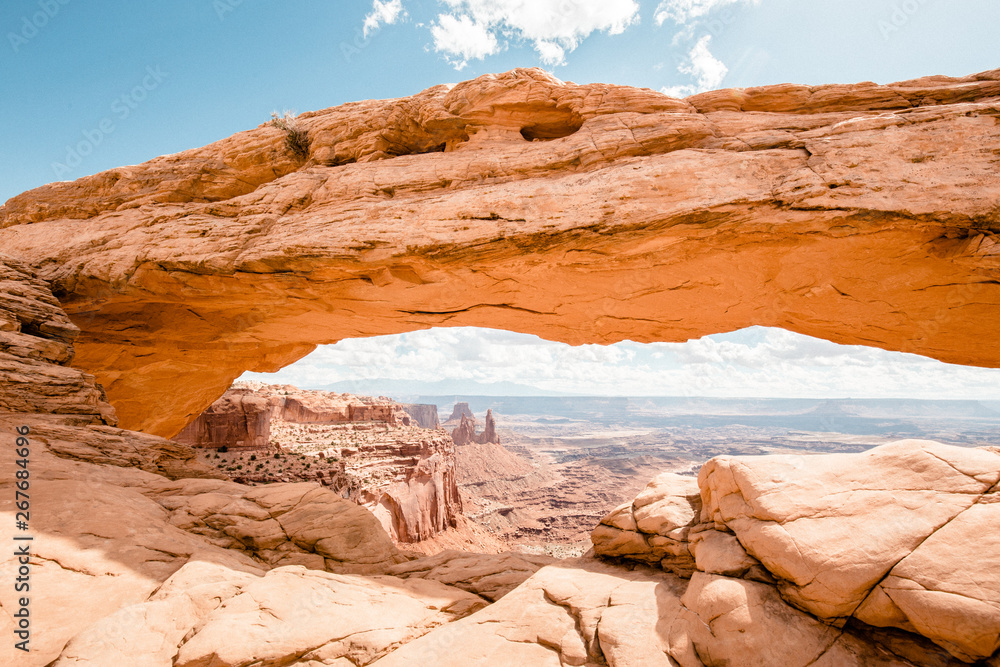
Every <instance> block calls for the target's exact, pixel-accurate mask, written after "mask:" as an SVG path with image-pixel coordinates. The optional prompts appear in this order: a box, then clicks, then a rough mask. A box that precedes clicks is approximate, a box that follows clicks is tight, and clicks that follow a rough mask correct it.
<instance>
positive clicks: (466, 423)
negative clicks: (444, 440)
mask: <svg viewBox="0 0 1000 667" xmlns="http://www.w3.org/2000/svg"><path fill="white" fill-rule="evenodd" d="M459 405H463V406H465V407H466V408H468V407H469V404H468V403H458V404H456V406H455V413H459V414H460V415H461V419H460V421H459V423H458V426H456V427H455V428H454V430H452V432H451V438H452V440H454V441H455V444H456V445H458V446H462V445H468V444H471V443H479V444H481V445H482V444H486V443H488V442H493V443H499V442H500V436H499V435H497V425H496V422H495V421H494V420H493V410H487V411H486V428H485V429H484V430H483V432H482V433H479V434H477V433H476V418H475V417H474V416H473V415H472V413H471V412H470V413H469V414H468V415H466V414H465V412H464V411H460V410H459V407H458V406H459ZM452 417H454V414H452ZM448 421H451V420H450V419H449V420H448Z"/></svg>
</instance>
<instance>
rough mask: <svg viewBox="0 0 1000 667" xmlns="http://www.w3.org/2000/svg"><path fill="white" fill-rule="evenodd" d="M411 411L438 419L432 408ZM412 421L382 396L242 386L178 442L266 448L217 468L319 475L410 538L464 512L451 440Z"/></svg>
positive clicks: (443, 527)
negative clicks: (281, 458) (279, 459)
mask: <svg viewBox="0 0 1000 667" xmlns="http://www.w3.org/2000/svg"><path fill="white" fill-rule="evenodd" d="M412 407H416V408H419V410H418V414H420V415H421V416H422V417H424V418H430V417H434V418H435V421H436V417H437V408H436V407H435V406H412ZM428 407H430V408H432V409H433V410H432V411H428V410H426V408H428ZM416 421H417V420H416V419H415V418H413V417H411V416H410V414H409V413H408V412H407V411H406V406H403V405H401V404H399V403H396V402H395V401H392V400H391V399H388V398H384V397H380V398H373V397H370V396H355V395H352V394H338V393H335V392H329V391H317V390H306V389H299V388H298V387H294V386H292V385H270V384H265V383H261V382H239V383H236V385H235V386H234V387H233V388H231V389H229V390H228V391H226V393H225V394H223V396H222V397H221V398H219V399H218V400H217V401H215V402H214V403H212V405H211V406H209V408H208V409H207V410H206V411H205V412H203V413H202V414H201V415H200V416H199V417H198V418H197V419H195V420H194V421H193V422H192V423H191V424H189V425H188V426H187V427H185V428H184V430H182V431H181V432H180V434H178V436H177V437H176V438H174V439H175V440H176V441H178V442H181V443H184V444H188V445H191V446H193V447H199V448H208V449H220V448H222V447H225V448H226V450H265V453H264V454H262V458H261V459H258V460H259V461H260V462H259V463H257V464H256V468H254V469H252V468H251V467H250V465H247V467H246V469H245V470H244V469H243V466H242V465H241V466H240V468H239V470H238V471H233V470H230V466H222V465H220V469H222V470H227V471H229V472H228V473H227V474H228V476H230V477H231V478H232V479H234V480H237V481H240V482H245V483H251V484H266V483H273V482H276V481H286V482H287V481H291V480H293V479H295V480H303V481H305V480H309V481H314V480H315V481H318V482H320V483H321V484H323V485H324V486H327V487H329V488H330V489H332V490H333V491H335V492H336V493H337V494H339V495H340V496H342V497H344V498H346V499H348V500H351V501H353V502H355V503H357V504H359V505H361V506H363V507H366V508H368V509H370V510H372V511H373V512H374V514H375V516H376V517H377V518H378V519H379V521H380V522H381V523H382V525H383V527H384V528H385V529H386V531H387V532H388V533H389V535H390V536H391V537H392V538H393V539H394V540H396V541H398V542H402V543H415V542H420V541H423V540H428V539H430V538H432V537H434V536H436V535H438V534H440V533H443V532H445V531H447V530H448V529H449V528H454V527H456V526H457V524H458V521H459V516H460V515H461V512H462V502H461V499H460V498H459V494H458V485H457V482H456V480H455V446H454V444H453V443H452V441H451V438H449V437H448V436H447V434H445V433H444V432H443V431H437V430H431V429H424V428H421V427H420V426H418V425H417V423H416ZM276 452H284V453H285V458H286V459H287V458H289V457H294V456H296V455H297V456H299V457H301V456H302V453H303V452H304V453H306V454H307V456H306V457H305V458H304V459H303V461H306V462H308V466H306V465H304V464H303V463H302V462H301V461H299V462H294V461H289V462H286V463H283V464H282V465H281V466H280V469H276V468H278V466H276V465H272V463H274V462H273V461H272V460H271V459H270V458H269V456H270V455H271V454H272V453H276ZM279 455H280V454H279ZM255 459H256V457H255ZM240 460H241V461H242V460H243V458H242V457H240ZM209 461H212V459H209ZM229 462H230V461H229V460H228V458H227V459H226V460H224V461H223V463H229ZM247 463H249V461H248V462H247Z"/></svg>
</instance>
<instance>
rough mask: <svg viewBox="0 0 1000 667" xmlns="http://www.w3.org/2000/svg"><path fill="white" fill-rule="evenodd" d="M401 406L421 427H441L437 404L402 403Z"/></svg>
mask: <svg viewBox="0 0 1000 667" xmlns="http://www.w3.org/2000/svg"><path fill="white" fill-rule="evenodd" d="M400 407H402V408H403V410H405V411H406V414H408V415H410V417H411V418H412V419H413V420H414V421H415V422H416V423H417V425H418V426H420V427H421V428H431V429H437V428H441V421H440V420H439V419H438V409H437V406H436V405H423V404H419V403H401V404H400Z"/></svg>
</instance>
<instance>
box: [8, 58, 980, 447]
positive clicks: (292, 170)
mask: <svg viewBox="0 0 1000 667" xmlns="http://www.w3.org/2000/svg"><path fill="white" fill-rule="evenodd" d="M299 122H300V123H301V126H302V127H303V128H304V129H305V130H306V131H307V132H308V136H309V141H310V145H309V154H308V156H307V157H306V158H300V157H296V155H295V154H293V153H292V152H291V151H289V150H288V149H287V148H286V146H285V136H284V133H283V132H282V131H281V130H279V129H277V128H274V127H270V126H268V125H262V126H260V127H258V128H256V129H253V130H249V131H246V132H241V133H239V134H236V135H234V136H232V137H229V138H227V139H223V140H221V141H218V142H215V143H213V144H210V145H208V146H205V147H203V148H199V149H194V150H189V151H185V152H182V153H177V154H174V155H168V156H163V157H160V158H156V159H154V160H151V161H149V162H146V163H144V164H141V165H138V166H131V167H122V168H118V169H113V170H110V171H107V172H103V173H100V174H96V175H94V176H88V177H85V178H81V179H79V180H77V181H74V182H71V183H54V184H50V185H46V186H43V187H41V188H37V189H35V190H32V191H29V192H26V193H24V194H22V195H19V196H17V197H14V198H13V199H11V200H10V201H8V202H7V203H6V204H5V205H4V206H3V207H2V208H0V249H2V250H3V252H5V253H8V254H11V255H14V256H17V257H19V258H21V259H24V260H26V261H28V262H30V263H31V264H33V265H34V266H35V267H36V268H37V269H38V270H39V271H40V273H41V275H42V276H43V277H45V278H47V279H49V280H51V281H52V283H53V286H54V290H55V292H56V294H57V296H59V298H60V300H61V301H62V303H63V305H64V307H65V309H66V310H67V312H68V313H69V314H70V316H71V317H72V319H73V321H74V322H75V323H76V324H77V325H78V326H79V327H80V328H81V329H82V331H83V333H82V335H81V336H80V338H79V340H78V343H77V347H76V349H77V355H76V359H75V361H74V365H75V366H77V367H79V368H82V369H84V370H87V371H89V372H92V373H94V374H95V375H96V376H97V378H98V380H99V381H100V382H101V383H102V384H103V385H104V387H105V388H106V390H107V393H108V396H109V399H110V401H111V402H112V403H113V404H114V405H115V407H116V408H117V410H118V414H119V416H120V420H121V426H123V427H125V428H130V429H135V430H142V431H146V432H149V433H154V434H158V435H163V436H168V437H169V436H173V435H174V434H175V433H176V432H178V431H179V430H180V429H181V428H182V427H183V426H184V425H185V424H186V423H187V422H188V421H189V420H190V419H192V418H193V417H194V416H196V415H197V414H199V413H200V412H201V410H202V409H203V408H204V407H206V406H207V405H208V404H209V403H211V401H212V400H214V399H215V398H217V397H218V396H219V395H221V394H222V392H223V391H224V390H225V389H226V387H228V386H229V384H230V382H231V381H232V380H233V379H234V378H236V377H238V376H239V375H240V374H241V373H242V372H243V371H245V370H254V371H273V370H277V369H278V368H280V367H281V366H283V365H286V364H289V363H291V362H293V361H295V360H296V359H299V358H301V357H302V356H304V355H305V354H307V353H308V352H310V351H311V350H312V349H314V347H315V345H316V344H321V343H332V342H335V341H337V340H340V339H343V338H346V337H359V336H371V335H378V334H389V333H399V332H404V331H410V330H414V329H419V328H426V327H431V326H457V325H462V326H465V325H471V326H484V327H493V328H504V329H510V330H513V331H520V332H525V333H533V334H537V335H539V336H542V337H544V338H547V339H551V340H560V341H565V342H567V343H572V344H579V343H588V342H590V343H612V342H616V341H619V340H622V339H625V338H629V339H632V340H636V341H642V342H649V341H682V340H687V339H689V338H694V337H699V336H702V335H706V334H711V333H716V332H723V331H731V330H735V329H739V328H743V327H747V326H751V325H764V326H777V327H783V328H786V329H789V330H792V331H797V332H800V333H804V334H808V335H811V336H817V337H822V338H826V339H829V340H832V341H835V342H838V343H850V344H864V345H872V346H877V347H881V348H885V349H890V350H901V351H906V352H914V353H918V354H923V355H927V356H930V357H934V358H937V359H941V360H943V361H947V362H952V363H961V364H970V365H980V366H990V367H1000V339H998V338H997V336H996V331H997V328H998V324H1000V311H998V307H1000V205H998V204H1000V169H998V165H1000V70H993V71H991V72H985V73H982V74H978V75H973V76H969V77H964V78H959V79H956V78H948V77H926V78H923V79H916V80H912V81H906V82H901V83H897V84H890V85H876V84H872V83H862V84H856V85H830V86H815V87H810V86H798V85H790V84H786V85H777V86H767V87H761V88H748V89H734V90H721V91H714V92H709V93H704V94H701V95H696V96H693V97H689V98H686V99H684V100H677V99H673V98H669V97H666V96H664V95H662V94H660V93H657V92H654V91H651V90H646V89H635V88H628V87H622V86H613V85H604V84H592V85H576V84H572V83H563V82H560V81H558V80H556V79H554V78H553V77H551V76H550V75H548V74H546V73H544V72H542V71H541V70H531V69H529V70H514V71H512V72H508V73H506V74H500V75H488V76H483V77H479V78H478V79H475V80H472V81H467V82H464V83H460V84H457V85H454V86H444V85H441V86H435V87H433V88H429V89H427V90H425V91H423V92H421V93H419V94H416V95H414V96H412V97H408V98H400V99H395V100H385V101H364V102H356V103H352V104H346V105H343V106H340V107H336V108H332V109H327V110H323V111H317V112H312V113H307V114H303V115H302V116H301V117H300V120H299Z"/></svg>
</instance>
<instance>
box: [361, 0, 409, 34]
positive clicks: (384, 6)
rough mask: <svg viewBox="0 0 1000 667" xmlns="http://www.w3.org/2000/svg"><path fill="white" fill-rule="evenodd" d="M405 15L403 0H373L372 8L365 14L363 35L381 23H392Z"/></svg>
mask: <svg viewBox="0 0 1000 667" xmlns="http://www.w3.org/2000/svg"><path fill="white" fill-rule="evenodd" d="M404 16H406V12H404V11H403V0H385V1H384V2H383V1H382V0H373V2H372V10H371V11H370V12H368V15H367V16H365V23H364V36H365V37H367V36H368V35H369V34H370V33H372V32H374V31H376V30H378V29H379V28H380V27H381V26H383V25H392V24H393V23H395V22H396V21H398V20H400V19H401V18H403V17H404Z"/></svg>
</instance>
